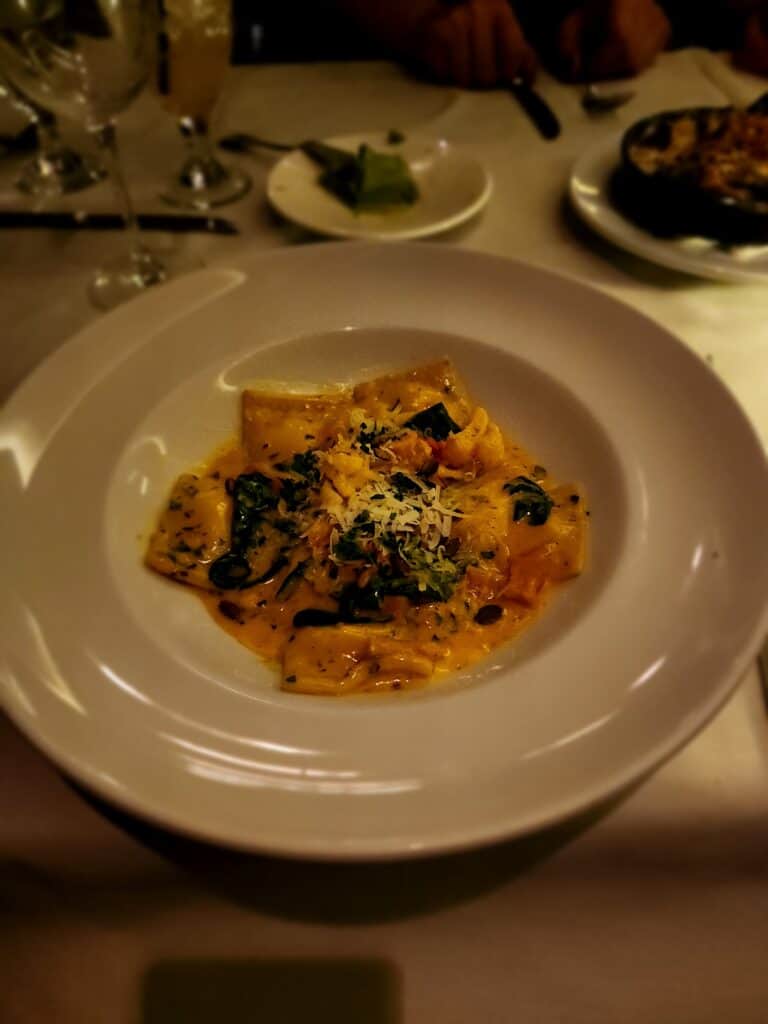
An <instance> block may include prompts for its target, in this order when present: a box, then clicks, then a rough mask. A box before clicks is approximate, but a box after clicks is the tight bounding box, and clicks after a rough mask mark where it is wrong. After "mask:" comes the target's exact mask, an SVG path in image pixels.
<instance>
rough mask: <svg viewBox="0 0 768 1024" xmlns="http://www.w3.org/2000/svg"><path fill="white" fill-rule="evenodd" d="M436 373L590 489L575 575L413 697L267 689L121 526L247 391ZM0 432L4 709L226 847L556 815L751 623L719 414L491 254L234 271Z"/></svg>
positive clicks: (587, 795) (54, 375) (63, 356)
mask: <svg viewBox="0 0 768 1024" xmlns="http://www.w3.org/2000/svg"><path fill="white" fill-rule="evenodd" d="M436 356H449V357H451V358H452V359H453V360H454V361H455V363H456V365H457V367H458V369H459V371H460V373H461V374H462V375H463V376H464V377H465V379H466V380H467V382H468V384H469V387H470V389H471V392H472V394H473V396H474V397H475V398H477V399H478V400H479V401H481V402H482V403H483V405H484V406H486V408H488V410H489V411H490V412H491V414H492V415H493V416H494V418H495V419H496V420H497V421H498V422H500V423H501V424H502V426H504V427H505V428H506V429H507V430H508V431H509V432H510V433H513V434H516V435H517V436H518V437H519V438H520V439H521V441H522V442H523V444H524V445H525V446H526V447H527V448H528V449H529V450H530V451H532V452H533V453H535V454H536V455H537V456H539V457H540V458H541V459H542V461H543V462H544V464H545V465H547V467H548V468H549V469H550V471H551V472H552V473H553V475H554V476H555V477H556V478H557V479H559V480H563V481H566V480H577V481H579V482H580V483H582V484H583V485H584V487H585V488H586V490H587V493H588V494H589V500H590V507H591V509H592V531H591V551H590V559H589V564H588V567H587V570H586V572H585V573H584V574H583V575H582V576H581V577H579V578H578V579H577V580H575V581H573V582H572V583H571V584H569V585H568V586H567V588H564V589H563V590H562V592H561V593H560V594H559V595H558V597H557V599H556V600H555V602H554V603H553V604H552V606H551V607H550V608H549V609H548V611H547V612H546V614H545V615H544V616H542V618H541V619H540V620H539V621H538V622H537V623H536V624H535V625H534V626H533V627H532V628H531V629H530V630H529V631H528V632H526V633H525V634H524V635H523V637H522V638H521V639H520V640H519V641H517V642H515V643H513V644H511V645H509V646H506V647H502V648H500V649H498V650H497V651H495V652H494V653H493V654H492V655H491V656H490V657H489V658H488V659H486V660H485V661H483V662H480V663H478V664H476V665H474V666H472V668H471V669H470V670H468V671H465V672H462V673H459V674H457V675H456V676H455V677H453V678H450V679H447V680H446V681H444V682H442V683H440V684H439V685H434V686H431V687H428V688H426V689H424V690H420V691H415V692H400V693H392V694H388V695H370V696H365V697H359V698H341V699H334V698H323V697H310V696H305V695H297V694H291V693H284V692H282V691H280V690H279V688H278V678H277V674H276V672H275V671H274V670H273V669H272V668H270V667H269V666H267V665H265V664H264V663H262V662H261V661H260V660H259V659H258V658H257V657H255V656H254V655H253V654H251V653H249V652H248V651H247V650H246V649H245V648H244V647H242V646H240V645H239V644H237V643H236V642H235V641H234V640H232V639H231V638H230V637H229V636H228V635H227V634H225V633H224V632H223V631H221V630H220V629H219V628H218V627H217V626H216V625H215V623H214V622H213V621H212V620H211V619H210V618H209V617H208V615H207V613H206V612H205V610H204V608H203V607H202V605H201V603H200V602H198V601H196V600H195V599H194V598H193V597H192V596H190V595H189V594H188V593H186V592H185V591H184V588H180V587H174V586H173V585H170V584H169V583H168V582H167V581H165V580H163V579H161V578H160V577H158V576H156V575H154V574H152V573H150V572H149V571H148V570H146V569H145V568H144V566H143V564H142V554H143V544H144V543H145V541H146V536H147V532H148V530H149V529H150V528H151V525H152V522H153V519H154V517H155V515H156V513H157V510H158V508H159V507H160V505H161V503H162V501H163V500H164V498H165V497H166V495H167V493H168V489H169V487H170V484H171V482H172V481H173V479H174V478H175V477H176V475H177V474H178V473H179V472H181V471H183V470H185V469H186V468H187V467H188V466H190V465H191V464H194V463H195V462H198V461H199V460H200V459H201V457H204V456H205V455H207V454H208V453H209V452H210V451H211V450H212V449H213V447H214V446H215V445H217V444H218V443H219V442H221V441H223V440H225V439H226V438H227V437H228V436H231V435H232V434H233V433H234V432H235V430H236V421H237V410H238V396H239V392H240V390H241V389H242V387H243V386H245V385H247V384H251V383H253V382H254V381H259V382H262V383H263V382H265V381H280V382H286V383H288V384H289V385H290V386H291V387H295V388H298V389H302V388H306V389H309V390H312V389H315V388H316V387H317V386H318V385H326V384H334V383H345V382H350V381H354V380H357V379H362V378H365V377H368V376H372V375H373V374H374V373H377V372H381V371H384V370H387V369H396V368H400V367H403V366H405V365H408V364H413V363H416V362H421V361H425V360H426V359H429V358H432V357H436ZM0 437H2V460H1V461H0V508H1V509H2V528H3V533H4V537H5V540H6V549H7V551H9V552H12V555H13V557H12V558H9V559H7V560H6V562H7V567H6V579H5V583H6V585H5V587H4V588H3V592H2V613H3V614H2V616H1V617H0V645H1V650H2V677H1V679H2V691H1V692H2V699H3V704H4V706H5V708H6V709H7V711H8V713H9V715H10V716H11V717H12V719H13V720H14V721H15V722H16V723H17V725H18V726H19V727H20V728H21V729H22V730H23V732H24V733H26V735H27V736H28V737H29V738H30V739H31V740H32V741H33V742H34V743H35V744H36V745H37V746H39V747H40V748H41V749H42V750H43V751H44V752H45V753H47V754H48V755H49V756H50V757H51V758H52V759H53V760H54V761H55V762H56V763H57V764H58V765H59V766H60V767H61V768H62V769H63V770H64V771H66V772H67V773H69V774H70V775H71V776H73V777H74V778H76V779H78V780H79V781H81V782H82V783H84V784H85V785H87V786H88V787H90V788H91V789H93V790H94V791H96V792H97V793H99V794H101V795H102V796H104V797H106V798H107V799H109V800H111V801H113V802H115V803H116V804H118V805H120V806H121V807H123V808H126V809H128V810H130V811H132V812H135V813H138V814H140V815H143V816H145V817H147V818H148V819H150V820H152V821H154V822H157V823H160V824H162V825H165V826H169V827H172V828H174V829H178V830H180V831H183V832H185V833H188V834H191V835H194V836H198V837H202V838H206V839H210V840H213V841H217V842H221V843H225V844H230V845H233V846H236V847H240V848H243V849H249V850H259V851H268V852H272V853H278V854H287V855H294V856H307V857H325V858H347V859H353V858H384V857H393V856H414V855H419V854H425V853H430V852H436V851H446V850H455V849H462V848H467V847H471V846H473V845H477V844H480V843H484V842H489V841H492V840H497V839H501V838H505V837H510V836H514V835H519V834H522V833H525V832H530V831H532V830H534V829H537V828H540V827H542V826H545V825H547V824H550V823H553V822H555V821H557V820H559V819H561V818H564V817H566V816H569V815H572V814H574V813H576V812H577V811H580V810H583V809H585V808H586V807H589V806H592V805H595V804H597V803H599V802H600V801H602V800H604V799H606V798H607V797H609V796H610V795H611V794H614V793H616V792H617V791H620V790H621V789H622V788H623V787H626V786H627V785H629V784H630V783H632V782H634V781H636V780H638V779H640V778H642V777H643V776H644V775H646V774H647V773H649V772H650V771H651V770H652V769H654V768H655V767H656V766H658V765H659V764H660V763H661V762H662V761H663V760H664V759H665V758H667V757H669V756H670V755H671V754H672V753H673V752H674V751H676V750H677V749H678V748H679V747H680V746H681V745H682V744H683V743H685V742H686V741H687V740H689V739H690V738H691V737H692V736H693V735H694V734H695V733H696V732H697V730H698V729H700V728H701V727H702V726H703V725H704V724H705V723H706V722H707V720H708V719H709V718H710V717H711V716H712V715H713V714H714V713H715V711H716V710H717V709H718V708H719V707H720V705H721V704H722V703H723V701H724V700H725V699H726V698H727V696H728V695H729V693H730V692H731V691H732V689H733V688H734V686H735V685H736V683H737V682H738V680H739V678H740V677H741V675H742V673H743V671H744V670H745V668H746V667H747V664H748V662H749V659H750V658H751V657H752V656H753V654H754V653H755V651H756V649H757V647H758V646H759V641H760V638H761V636H762V634H763V631H764V630H765V629H766V627H767V626H768V622H767V621H766V620H767V617H766V607H765V595H766V593H768V550H767V549H766V546H765V544H764V543H762V531H763V529H764V524H765V522H766V521H767V520H768V470H767V469H766V463H765V457H764V454H763V451H762V449H761V446H760V444H759V442H758V440H757V439H756V437H755V435H754V433H753V432H752V429H751V427H750V425H749V423H748V422H747V420H746V419H745V417H744V415H743V413H742V412H741V410H740V409H739V407H738V406H737V405H736V403H735V402H734V400H733V399H732V398H731V397H730V395H729V394H728V392H727V391H726V390H725V388H724V387H723V386H722V385H721V384H720V383H719V381H718V380H717V378H716V377H715V376H714V374H713V373H712V372H711V371H710V370H709V368H708V367H707V366H706V365H705V364H704V363H703V362H702V361H701V360H699V359H698V358H697V357H696V356H695V355H693V354H692V353H691V352H690V351H688V350H687V349H686V348H685V346H683V345H682V344H681V343H680V342H678V341H677V340H676V339H674V338H673V337H672V336H671V335H669V334H668V333H666V332H665V331H664V330H662V329H661V328H660V327H658V326H656V325H654V324H653V323H651V322H650V321H649V320H647V319H645V318H643V317H642V316H640V315H639V314H637V313H635V312H633V311H632V310H630V309H629V308H627V307H625V306H623V305H621V304H619V303H618V302H616V301H614V300H612V299H610V298H607V297H605V296H603V295H601V294H599V293H597V292H594V291H592V290H590V289H588V288H586V287H584V286H582V285H580V284H577V283H575V282H573V281H568V280H565V279H562V278H560V277H558V276H556V275H553V274H550V273H547V272H545V271H542V270H538V269H534V268H532V267H528V266H524V265H521V264H517V263H512V262H507V261H503V260H499V259H495V258H491V257H485V256H480V255H477V254H473V253H469V252H462V251H456V250H449V249H443V248H440V247H430V246H424V245H419V246H402V245H400V246H391V245H380V246H378V245H364V244H360V245H348V244H331V245H322V246H320V245H318V246H312V247H307V248H302V249H297V250H291V251H286V252H280V253H277V254H275V253H268V254H256V255H249V256H244V257H243V258H242V259H241V260H240V262H239V263H238V265H237V266H235V267H232V268H230V269H211V270H205V271H201V272H199V273H197V274H195V275H191V276H189V277H186V278H183V279H180V280H179V281H177V282H175V283H173V284H171V285H168V286H165V287H163V288H162V289H158V290H157V291H156V292H154V293H151V294H148V295H147V296H146V297H144V298H142V299H141V300H138V301H136V302H133V303H131V304H130V305H128V306H126V307H124V308H122V309H120V310H118V311H116V312H115V313H113V314H111V315H109V316H107V317H105V318H104V319H102V320H99V321H98V322H97V323H95V324H94V325H93V326H91V327H89V328H88V329H86V330H85V331H83V332H82V333H81V334H80V335H79V336H78V337H76V338H75V339H73V340H72V341H71V342H69V343H68V344H67V345H65V346H64V347H63V348H62V349H60V350H59V351H58V352H57V353H56V354H55V355H53V356H52V357H51V358H50V359H49V360H48V361H47V362H46V363H45V364H44V365H43V366H42V367H40V368H39V369H38V370H37V371H36V372H35V373H34V374H33V375H32V376H31V377H30V378H29V379H28V380H27V381H26V382H25V384H24V385H22V387H21V388H20V389H19V391H18V392H17V393H16V395H15V396H14V397H13V398H12V399H11V401H10V402H9V404H8V406H7V408H6V410H5V412H4V414H3V417H2V421H1V424H0ZM756 538H760V540H759V542H757V543H756Z"/></svg>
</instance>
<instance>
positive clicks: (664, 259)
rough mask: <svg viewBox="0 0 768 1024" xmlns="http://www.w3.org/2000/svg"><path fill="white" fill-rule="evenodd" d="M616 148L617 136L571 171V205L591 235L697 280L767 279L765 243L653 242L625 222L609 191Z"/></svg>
mask: <svg viewBox="0 0 768 1024" xmlns="http://www.w3.org/2000/svg"><path fill="white" fill-rule="evenodd" d="M620 144H621V135H611V136H609V137H608V138H607V139H603V140H602V141H601V142H599V143H598V144H597V145H596V146H593V147H592V148H591V149H588V150H587V151H586V153H584V154H582V156H581V158H580V159H579V160H578V161H577V163H576V166H575V167H574V169H573V172H572V173H571V178H570V183H569V192H570V198H571V202H572V204H573V207H574V209H575V210H576V213H578V215H579V216H580V217H581V218H582V220H583V221H584V222H585V223H586V224H587V225H588V226H589V227H590V228H592V230H593V231H595V232H597V234H599V235H602V237H603V238H606V239H608V241H609V242H613V244H614V245H618V246H619V247H620V248H621V249H625V250H626V251H627V252H631V253H634V254H635V256H642V257H643V259H646V260H650V261H651V262H652V263H657V264H659V265H660V266H662V267H669V268H670V269H672V270H681V271H683V273H686V274H693V275H695V276H696V277H707V278H712V279H713V280H715V281H733V282H736V283H742V284H746V283H748V282H760V283H762V284H764V283H765V282H766V281H767V280H768V245H739V246H732V247H730V248H726V247H724V246H721V245H718V244H717V243H716V242H713V241H712V239H708V238H693V237H691V238H681V239H666V238H657V237H655V236H654V235H652V234H650V232H648V231H644V230H643V229H642V228H640V227H638V226H637V225H636V224H633V223H632V221H630V220H628V219H627V218H626V217H625V216H624V215H623V214H622V213H621V212H620V211H619V210H618V209H617V208H616V207H615V206H614V205H613V203H612V202H611V198H610V193H609V183H610V179H611V174H612V173H613V171H614V169H615V168H616V167H617V165H618V162H619V148H620Z"/></svg>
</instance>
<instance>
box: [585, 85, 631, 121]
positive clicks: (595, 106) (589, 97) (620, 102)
mask: <svg viewBox="0 0 768 1024" xmlns="http://www.w3.org/2000/svg"><path fill="white" fill-rule="evenodd" d="M634 95H635V93H634V90H633V89H623V90H621V91H620V92H611V93H603V92H600V91H599V90H598V88H597V86H596V85H593V84H592V83H589V84H588V85H587V86H586V87H585V89H584V92H583V93H582V95H581V105H582V107H583V108H584V110H586V112H587V113H588V114H609V113H611V111H613V110H617V109H618V108H619V107H623V106H624V104H625V103H629V101H630V100H631V99H632V98H633V97H634Z"/></svg>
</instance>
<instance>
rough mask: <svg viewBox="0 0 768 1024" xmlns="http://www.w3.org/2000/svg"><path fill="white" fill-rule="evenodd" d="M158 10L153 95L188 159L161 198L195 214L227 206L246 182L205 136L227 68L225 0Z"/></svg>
mask: <svg viewBox="0 0 768 1024" xmlns="http://www.w3.org/2000/svg"><path fill="white" fill-rule="evenodd" d="M163 7H164V11H165V18H164V32H163V36H162V39H163V43H164V47H165V52H164V53H163V54H162V55H161V56H162V58H163V63H162V64H161V77H162V80H161V81H160V82H159V83H158V85H159V92H160V94H161V98H162V101H163V103H164V105H165V107H166V108H167V109H168V110H169V111H170V113H172V114H174V115H175V116H176V118H177V119H178V126H179V130H180V132H181V134H182V137H183V138H184V141H185V143H186V145H187V149H188V156H187V159H186V160H185V162H184V164H183V165H182V167H181V169H180V170H179V171H178V173H177V174H176V175H175V176H174V178H173V179H172V181H171V182H170V183H169V185H168V186H167V188H166V189H165V191H164V193H163V196H162V198H163V199H165V200H166V201H167V202H169V203H172V204H173V205H175V206H188V207H193V208H196V209H208V208H209V207H211V206H221V205H223V204H224V203H231V202H232V201H233V200H235V199H239V198H240V197H241V196H243V195H245V193H246V192H247V191H248V189H249V188H250V187H251V179H250V178H249V177H248V175H246V174H244V173H243V172H242V171H240V170H236V169H235V168H233V167H228V166H227V165H226V164H223V163H222V162H221V161H220V160H219V158H218V156H217V155H216V153H215V151H214V148H213V146H212V145H211V140H210V135H209V123H210V119H211V115H212V114H213V110H214V107H215V106H216V101H217V99H218V97H219V93H220V92H221V86H222V82H223V80H224V76H225V75H226V73H227V69H228V67H229V52H230V48H231V45H232V15H231V11H230V0H164V4H163Z"/></svg>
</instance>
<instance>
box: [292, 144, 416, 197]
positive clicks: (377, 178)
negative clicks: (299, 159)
mask: <svg viewBox="0 0 768 1024" xmlns="http://www.w3.org/2000/svg"><path fill="white" fill-rule="evenodd" d="M302 148H303V150H304V152H305V153H306V154H307V155H308V156H310V157H311V158H312V159H313V160H315V161H317V162H318V163H320V164H322V166H323V167H324V168H325V169H324V171H323V172H322V174H321V175H320V178H319V179H318V180H319V183H320V185H322V187H323V188H324V189H326V191H328V192H330V193H331V194H332V195H334V196H336V198H337V199H340V200H341V202H342V203H344V204H345V205H346V206H348V207H349V208H350V209H352V210H354V211H355V212H359V211H375V210H382V209H388V208H389V207H393V206H411V205H413V203H415V202H416V200H417V199H418V197H419V190H418V188H417V186H416V183H415V182H414V180H413V178H412V176H411V172H410V169H409V167H408V164H407V163H406V162H405V160H403V158H402V157H401V156H399V155H398V154H396V153H378V152H377V151H376V150H374V149H371V147H370V146H366V145H362V146H360V148H359V149H358V151H357V153H354V154H353V153H347V152H345V151H344V150H340V149H336V148H335V147H333V146H326V145H325V144H323V143H317V142H309V143H306V144H305V145H304V146H303V147H302Z"/></svg>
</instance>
